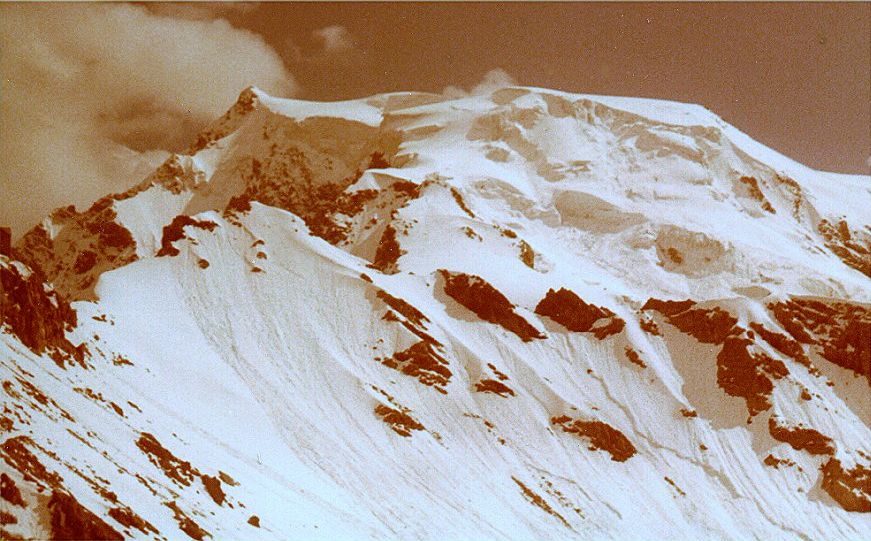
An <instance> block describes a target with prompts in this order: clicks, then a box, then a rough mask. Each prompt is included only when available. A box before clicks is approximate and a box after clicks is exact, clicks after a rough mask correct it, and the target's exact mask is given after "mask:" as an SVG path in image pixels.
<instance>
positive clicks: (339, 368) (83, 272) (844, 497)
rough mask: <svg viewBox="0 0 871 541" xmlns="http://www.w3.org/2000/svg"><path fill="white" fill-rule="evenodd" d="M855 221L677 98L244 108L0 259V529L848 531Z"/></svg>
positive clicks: (870, 342) (116, 533)
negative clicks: (130, 184)
mask: <svg viewBox="0 0 871 541" xmlns="http://www.w3.org/2000/svg"><path fill="white" fill-rule="evenodd" d="M868 209H871V179H869V177H868V176H846V175H834V174H830V173H823V172H817V171H813V170H810V169H808V168H807V167H804V166H802V165H800V164H799V163H797V162H794V161H792V160H790V159H788V158H786V157H784V156H782V155H780V154H777V153H776V152H774V151H772V150H770V149H768V148H766V147H764V146H763V145H760V144H759V143H757V142H755V141H753V140H752V139H750V138H749V137H748V136H747V135H745V134H743V133H741V132H740V131H738V130H736V129H735V128H733V127H731V126H729V125H728V124H726V123H725V122H723V120H722V119H720V118H718V117H717V116H716V115H714V114H713V113H711V112H710V111H707V110H705V109H704V108H702V107H699V106H696V105H686V104H680V103H674V102H664V101H658V100H645V99H635V98H617V97H606V96H590V95H575V94H567V93H564V92H557V91H551V90H546V89H540V88H521V87H511V88H503V89H500V90H497V91H495V92H493V93H491V94H489V95H484V96H474V97H467V98H462V99H455V100H446V99H444V98H442V97H440V96H435V95H431V94H422V93H411V92H408V93H394V94H387V95H381V96H373V97H370V98H367V99H361V100H354V101H347V102H337V103H314V102H304V101H299V100H284V99H279V98H274V97H270V96H267V95H266V94H265V93H263V92H262V91H260V90H257V89H253V88H252V89H247V90H245V91H244V92H242V94H241V95H240V98H239V101H238V102H237V103H236V104H235V105H234V106H233V107H232V108H231V109H230V110H229V111H228V112H227V114H226V115H224V116H223V117H222V118H221V119H218V120H216V122H215V123H214V124H213V125H211V126H210V127H209V128H208V129H207V130H205V131H204V132H203V133H202V134H201V136H200V137H199V138H198V140H197V141H196V142H194V143H193V144H192V146H191V149H190V150H189V152H188V153H187V154H183V155H176V156H173V157H171V158H170V159H169V160H167V162H166V163H164V164H163V165H162V166H161V167H159V168H158V169H157V170H156V171H155V172H154V173H153V174H152V175H150V176H149V177H147V178H146V179H145V180H143V181H142V182H140V183H138V184H135V185H134V186H133V187H132V188H131V189H130V190H128V191H127V192H125V193H122V194H114V195H110V196H107V197H105V198H103V199H101V200H100V201H98V202H97V203H95V204H94V206H93V207H91V208H90V209H88V210H85V211H83V212H79V211H77V210H76V209H74V208H64V209H59V210H57V211H55V212H54V213H53V214H52V215H51V216H50V217H48V218H46V220H45V221H44V223H43V224H42V225H40V226H38V227H36V228H34V229H33V230H32V231H31V232H29V233H28V234H26V235H25V236H24V237H23V238H22V240H21V241H20V242H19V244H18V245H17V246H16V249H15V251H14V254H13V258H11V259H10V258H6V257H4V256H0V278H2V290H0V293H2V296H0V300H2V303H0V308H2V312H0V317H2V324H3V326H2V333H0V366H2V370H0V378H2V387H3V392H2V393H0V396H2V398H3V408H2V413H0V430H2V432H0V459H2V460H0V471H2V478H0V489H2V491H0V497H2V499H0V524H2V525H0V528H2V529H0V534H2V535H0V537H3V538H4V539H7V538H8V539H17V538H143V539H145V538H154V539H186V538H188V537H190V538H193V539H199V540H202V539H206V538H213V539H261V538H262V539H281V540H285V539H306V540H307V539H330V540H335V539H433V540H436V539H438V540H443V539H457V540H460V539H463V540H468V539H488V540H489V539H518V540H521V539H522V540H526V539H621V540H622V539H644V540H648V539H649V540H659V539H771V540H775V539H777V540H779V539H799V540H811V539H826V540H841V539H843V540H853V539H856V540H858V539H867V538H868V535H869V532H871V430H869V425H871V393H869V378H871V305H869V303H871V260H869V257H871V242H869V239H871V215H869V212H868ZM664 301H687V302H682V303H677V302H674V303H669V302H664ZM65 536H66V537H65Z"/></svg>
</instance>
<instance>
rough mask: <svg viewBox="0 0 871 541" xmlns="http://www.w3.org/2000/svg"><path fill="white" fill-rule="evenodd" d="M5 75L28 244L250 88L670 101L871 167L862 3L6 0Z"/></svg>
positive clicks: (870, 56) (781, 146)
mask: <svg viewBox="0 0 871 541" xmlns="http://www.w3.org/2000/svg"><path fill="white" fill-rule="evenodd" d="M494 70H495V71H494ZM0 71H2V94H0V110H2V118H0V156H2V164H0V194H2V196H0V222H2V223H8V224H11V225H12V226H13V227H14V228H15V229H16V231H15V236H16V237H17V236H20V234H21V228H24V227H29V226H31V225H33V224H34V223H35V222H37V221H38V220H39V219H41V218H42V217H43V216H44V215H46V214H47V213H48V212H50V210H51V209H52V208H54V207H56V206H59V205H62V204H68V203H75V204H76V205H78V206H79V208H80V209H81V208H83V207H85V206H87V205H88V204H89V203H90V202H92V201H93V200H94V199H96V198H97V197H99V196H101V195H103V194H105V193H106V192H108V191H117V190H123V189H125V188H126V187H128V186H130V185H131V184H133V183H135V182H136V181H138V180H139V179H141V178H142V177H143V176H144V175H145V174H146V173H147V172H148V170H149V169H150V168H152V167H153V166H154V165H155V164H157V163H159V162H160V161H162V160H163V159H164V158H165V156H166V152H167V151H171V150H179V149H181V148H183V147H185V146H187V143H188V142H189V141H190V140H191V139H192V138H193V137H194V135H195V133H196V132H197V131H198V130H199V129H200V128H201V127H202V126H203V125H204V124H205V123H206V122H208V121H209V120H211V119H212V118H214V117H216V116H218V115H220V114H221V113H222V112H223V111H224V110H225V109H226V108H227V107H228V106H229V105H231V104H232V102H233V100H234V99H235V97H236V95H237V94H238V93H239V91H240V90H241V89H242V88H244V87H245V86H247V85H248V84H256V85H258V86H260V87H262V88H263V89H264V90H266V91H268V92H270V93H273V94H275V95H281V96H294V97H300V98H305V99H315V100H336V99H347V98H356V97H361V96H366V95H371V94H375V93H379V92H388V91H395V90H420V91H430V92H445V91H447V92H448V93H451V92H461V91H462V90H460V89H465V90H469V89H472V88H474V87H475V86H476V85H479V84H481V83H482V81H483V82H485V83H487V82H489V83H493V84H495V83H500V82H516V83H517V84H523V85H531V86H540V87H547V88H555V89H561V90H566V91H570V92H583V93H594V94H613V95H626V96H642V97H653V98H662V99H670V100H677V101H684V102H691V103H699V104H701V105H704V106H705V107H707V108H709V109H711V110H712V111H714V112H715V113H717V114H719V115H720V116H721V117H723V118H724V119H725V120H726V121H727V122H729V123H731V124H733V125H735V126H736V127H738V128H739V129H741V130H743V131H745V132H746V133H748V134H750V135H751V136H752V137H753V138H755V139H757V140H759V141H761V142H762V143H764V144H766V145H768V146H771V147H773V148H775V149H776V150H778V151H780V152H782V153H784V154H786V155H788V156H790V157H792V158H794V159H796V160H798V161H800V162H802V163H804V164H806V165H809V166H811V167H814V168H817V169H823V170H829V171H837V172H852V173H868V167H869V164H868V163H869V162H868V160H869V155H871V133H869V132H871V128H869V126H871V4H868V3H851V4H811V3H789V4H786V3H753V4H728V3H716V4H697V3H693V4H687V3H679V4H666V3H657V4H630V3H589V4H588V3H548V4H542V3H476V4H457V3H448V4H443V3H442V4H436V3H404V4H377V3H375V4H372V3H333V4H320V3H301V4H290V3H264V4H244V3H235V4H178V3H176V4H102V5H93V4H89V5H84V4H53V5H33V4H27V5H15V4H3V5H0ZM449 87H452V88H449Z"/></svg>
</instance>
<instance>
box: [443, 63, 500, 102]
mask: <svg viewBox="0 0 871 541" xmlns="http://www.w3.org/2000/svg"><path fill="white" fill-rule="evenodd" d="M516 84H517V82H516V81H515V80H514V78H513V77H511V75H509V74H508V72H506V71H505V70H503V69H502V68H494V69H491V70H490V71H488V72H487V73H485V74H484V78H483V79H482V80H481V82H480V83H478V84H476V85H475V86H474V87H472V89H471V90H468V91H467V90H464V89H462V88H460V87H458V86H448V87H445V89H444V90H442V94H444V95H445V96H447V97H449V98H462V97H466V96H480V95H482V94H489V93H490V92H493V91H494V90H497V89H499V88H505V87H506V86H514V85H516Z"/></svg>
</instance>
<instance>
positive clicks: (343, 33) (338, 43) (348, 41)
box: [312, 25, 354, 53]
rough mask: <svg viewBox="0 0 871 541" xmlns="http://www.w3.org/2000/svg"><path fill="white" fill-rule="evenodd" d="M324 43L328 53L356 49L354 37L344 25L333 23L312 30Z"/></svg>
mask: <svg viewBox="0 0 871 541" xmlns="http://www.w3.org/2000/svg"><path fill="white" fill-rule="evenodd" d="M312 35H314V36H315V37H316V38H317V39H319V40H320V41H321V43H322V44H323V48H324V51H325V52H327V53H338V52H345V51H350V50H352V49H354V39H353V38H352V37H351V33H350V32H348V29H347V28H345V27H344V26H339V25H332V26H327V27H325V28H320V29H318V30H315V31H313V32H312Z"/></svg>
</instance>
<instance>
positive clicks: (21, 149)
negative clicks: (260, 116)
mask: <svg viewBox="0 0 871 541" xmlns="http://www.w3.org/2000/svg"><path fill="white" fill-rule="evenodd" d="M0 75H2V94H0V155H2V156H3V159H2V162H0V192H2V193H3V197H0V222H3V223H11V224H12V225H13V226H14V227H15V228H16V229H18V231H16V235H17V234H20V233H21V231H20V228H22V227H24V226H30V225H32V224H33V223H35V222H36V221H38V220H39V219H41V217H42V216H44V215H45V214H47V213H48V212H49V211H50V210H51V209H52V208H54V207H56V206H59V205H64V204H69V203H74V204H77V205H79V206H81V205H87V204H89V203H90V202H91V201H93V200H94V199H96V198H97V197H100V196H101V195H104V194H105V193H107V192H109V191H116V190H123V189H126V188H127V187H128V186H130V185H131V184H133V183H135V182H136V181H137V180H139V177H131V175H135V174H139V172H141V167H142V163H146V164H151V163H152V162H153V161H154V160H155V159H157V158H158V157H159V155H160V153H158V154H155V153H154V152H149V153H143V154H140V153H139V152H144V151H146V150H158V149H167V148H173V147H175V148H180V147H183V146H186V143H188V142H189V140H190V139H191V138H192V137H193V136H194V134H195V132H196V131H197V130H198V129H199V127H201V126H202V125H203V124H205V123H207V122H208V121H210V120H211V119H213V118H215V117H217V116H219V115H220V114H222V113H223V111H224V110H226V109H227V108H228V107H229V106H230V105H232V103H233V102H234V100H235V98H236V96H237V95H238V93H239V91H240V90H242V89H243V88H245V87H246V86H248V85H251V84H256V85H257V86H259V87H260V88H263V89H264V90H265V91H267V92H270V93H273V94H275V95H279V96H281V95H284V96H288V95H292V94H294V93H295V91H296V84H295V82H294V80H293V78H292V76H291V75H290V74H289V73H288V72H287V70H286V69H285V67H284V65H283V63H282V61H281V59H280V57H279V56H278V54H277V53H276V52H275V51H274V50H273V49H272V48H271V47H269V46H268V45H267V44H266V43H265V42H264V41H263V39H262V38H261V37H260V36H259V35H257V34H254V33H251V32H248V31H246V30H241V29H238V28H234V27H233V26H231V25H230V24H229V23H228V22H227V21H225V20H222V19H216V20H209V19H193V18H183V19H182V18H177V17H173V16H167V15H165V14H159V13H153V12H152V11H150V10H149V9H146V8H145V7H141V6H131V5H119V4H90V5H83V4H76V5H69V4H67V5H59V4H54V5H33V4H24V5H22V4H18V5H8V4H7V5H3V6H0ZM128 148H130V149H134V150H135V151H137V152H133V153H131V151H130V150H128Z"/></svg>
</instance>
